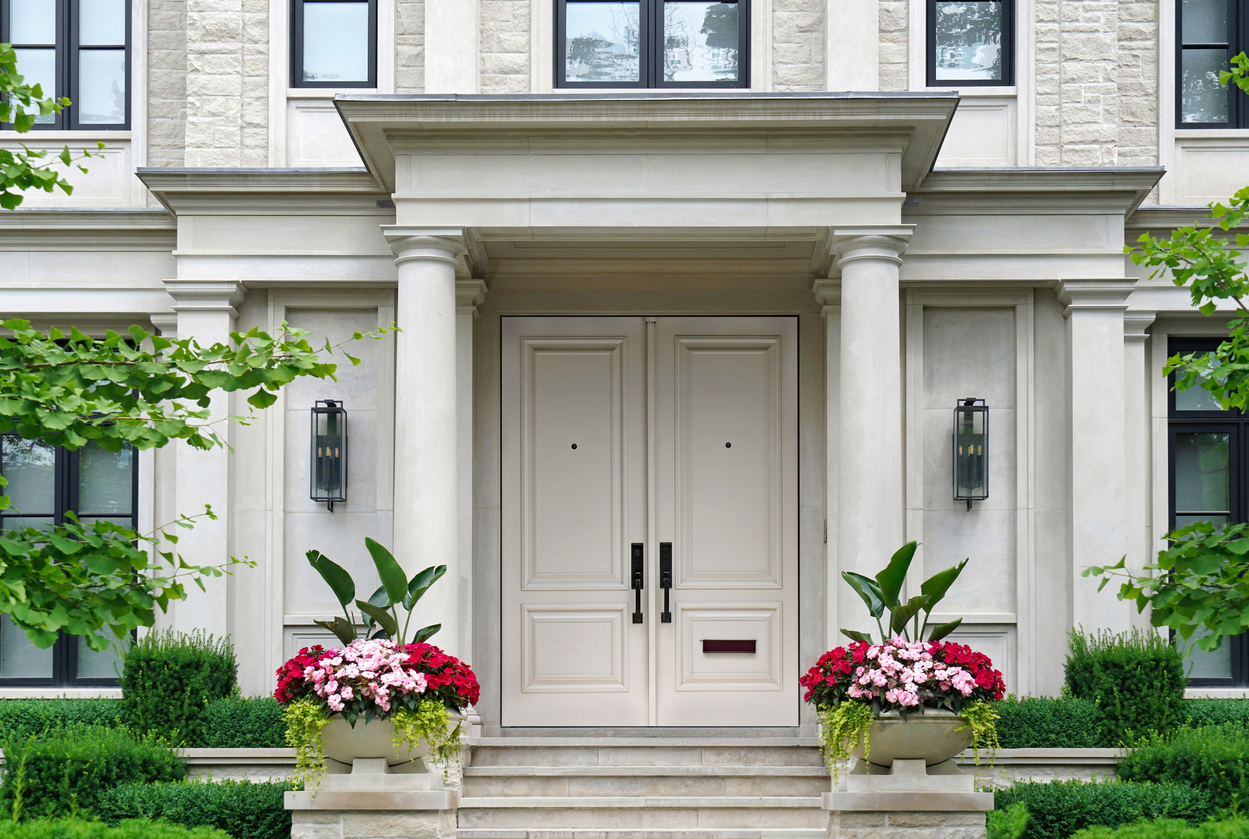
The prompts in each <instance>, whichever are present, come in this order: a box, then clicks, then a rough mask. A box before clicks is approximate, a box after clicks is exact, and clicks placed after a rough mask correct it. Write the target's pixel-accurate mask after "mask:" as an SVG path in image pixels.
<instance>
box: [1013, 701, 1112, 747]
mask: <svg viewBox="0 0 1249 839" xmlns="http://www.w3.org/2000/svg"><path fill="white" fill-rule="evenodd" d="M994 708H995V710H997V713H998V722H997V738H998V742H999V743H1000V744H1001V746H1002V748H1003V749H1095V748H1098V747H1099V746H1101V745H1102V713H1101V711H1099V710H1097V706H1096V705H1094V704H1093V703H1092V702H1090V701H1088V700H1087V699H1075V698H1072V697H1063V698H1061V699H1045V698H1042V697H1039V696H1025V697H1024V698H1023V699H1016V698H1015V697H1013V696H1008V697H1007V698H1006V699H1004V700H1002V701H1001V702H997V703H995V704H994Z"/></svg>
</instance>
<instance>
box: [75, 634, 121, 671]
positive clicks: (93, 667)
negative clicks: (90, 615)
mask: <svg viewBox="0 0 1249 839" xmlns="http://www.w3.org/2000/svg"><path fill="white" fill-rule="evenodd" d="M109 637H112V636H111V635H110V636H109ZM128 646H129V644H124V645H122V648H123V650H124V648H125V647H128ZM121 662H122V657H121V656H120V655H118V649H117V647H115V646H113V647H109V648H108V649H107V650H104V651H103V652H98V653H97V652H95V651H94V650H92V649H91V648H90V647H88V646H87V643H86V641H84V640H83V639H81V638H79V639H78V678H79V679H116V678H117V677H118V676H120V675H121Z"/></svg>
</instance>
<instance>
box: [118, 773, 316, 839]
mask: <svg viewBox="0 0 1249 839" xmlns="http://www.w3.org/2000/svg"><path fill="white" fill-rule="evenodd" d="M294 788H295V786H294V784H291V783H289V782H276V783H252V782H250V781H218V782H212V781H207V782H205V781H184V782H181V783H172V784H170V783H164V784H125V785H123V786H119V787H116V788H114V789H111V790H109V791H108V792H106V793H104V794H103V795H101V796H100V798H99V800H98V801H97V802H96V805H95V812H96V814H97V815H99V816H100V818H102V819H104V820H105V821H108V822H113V823H116V822H117V821H119V820H121V819H132V818H137V817H145V818H154V819H155V818H159V819H166V820H168V821H170V822H173V823H175V824H178V825H184V826H186V827H195V826H199V825H208V826H211V827H215V828H217V829H219V830H222V831H225V832H226V833H228V834H229V835H230V836H231V837H232V839H289V837H290V835H291V814H290V811H289V810H285V809H283V807H282V794H283V793H284V792H286V791H287V790H290V789H294Z"/></svg>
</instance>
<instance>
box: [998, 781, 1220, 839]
mask: <svg viewBox="0 0 1249 839" xmlns="http://www.w3.org/2000/svg"><path fill="white" fill-rule="evenodd" d="M1017 802H1022V803H1023V805H1024V806H1025V807H1026V808H1027V809H1028V826H1027V827H1026V828H1025V830H1024V833H1023V839H1067V837H1069V836H1072V835H1074V834H1075V833H1076V832H1077V831H1080V830H1082V829H1084V828H1086V827H1090V826H1092V825H1105V826H1107V827H1118V826H1119V825H1123V824H1130V823H1131V822H1134V821H1137V820H1139V819H1160V818H1169V819H1180V820H1182V821H1184V822H1186V823H1188V824H1199V823H1201V822H1203V821H1205V820H1206V819H1208V818H1209V817H1210V816H1211V814H1212V813H1213V812H1214V805H1213V803H1212V802H1211V796H1210V793H1209V792H1207V791H1206V790H1204V789H1197V788H1194V787H1190V786H1188V785H1186V784H1173V783H1167V784H1148V783H1125V782H1122V781H1051V782H1049V783H1023V784H1015V785H1013V786H1009V787H1006V788H1004V789H999V790H997V791H996V792H994V793H993V805H994V808H995V809H998V810H1004V809H1006V808H1008V807H1010V806H1011V805H1013V804H1015V803H1017Z"/></svg>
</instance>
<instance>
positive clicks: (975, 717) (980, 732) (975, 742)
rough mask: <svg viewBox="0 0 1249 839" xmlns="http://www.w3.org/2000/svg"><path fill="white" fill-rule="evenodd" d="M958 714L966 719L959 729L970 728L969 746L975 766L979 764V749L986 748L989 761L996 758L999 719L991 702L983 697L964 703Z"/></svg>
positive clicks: (991, 761) (998, 746)
mask: <svg viewBox="0 0 1249 839" xmlns="http://www.w3.org/2000/svg"><path fill="white" fill-rule="evenodd" d="M958 715H959V716H960V717H962V718H963V719H965V720H967V725H965V726H962V727H961V728H960V729H959V731H964V730H966V729H968V728H970V729H971V738H972V739H971V747H972V750H973V751H974V752H975V754H976V766H977V767H979V766H980V750H981V749H987V750H988V752H989V763H993V762H994V761H996V760H997V750H998V749H999V748H1001V746H1000V745H999V744H998V739H997V721H998V719H999V717H998V713H997V710H996V709H994V707H993V703H991V702H987V701H985V700H983V699H977V700H975V701H974V702H969V703H967V704H966V705H964V706H963V707H962V708H961V709H960V710H959V712H958Z"/></svg>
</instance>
